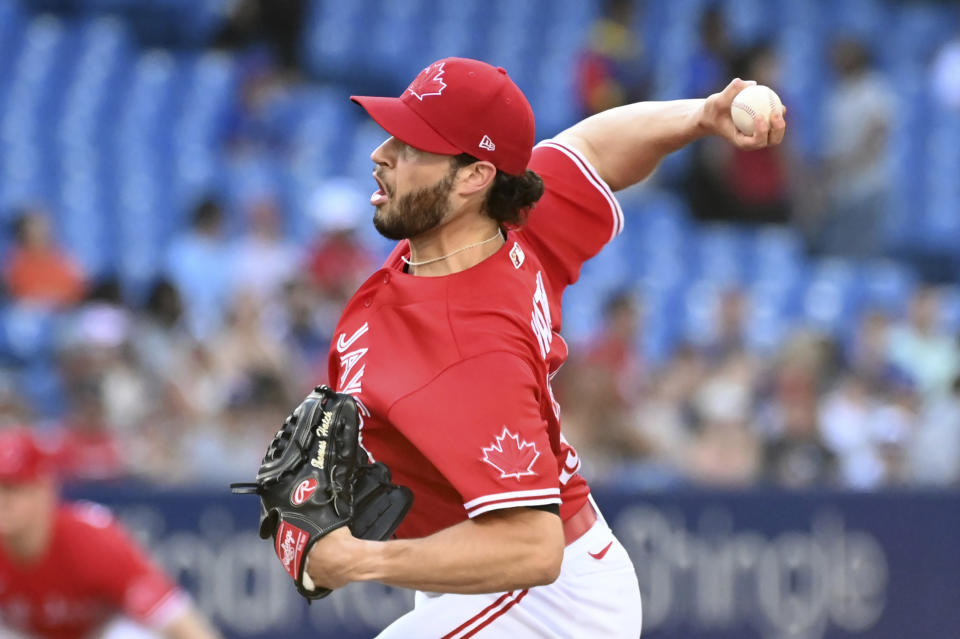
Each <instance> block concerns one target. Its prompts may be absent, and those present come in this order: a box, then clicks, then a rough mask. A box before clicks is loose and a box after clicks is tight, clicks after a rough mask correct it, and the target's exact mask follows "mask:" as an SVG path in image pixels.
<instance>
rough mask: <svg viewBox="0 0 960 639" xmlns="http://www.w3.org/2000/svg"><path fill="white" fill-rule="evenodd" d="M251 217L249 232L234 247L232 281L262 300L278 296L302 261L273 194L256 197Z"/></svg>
mask: <svg viewBox="0 0 960 639" xmlns="http://www.w3.org/2000/svg"><path fill="white" fill-rule="evenodd" d="M248 220H249V232H248V233H247V234H246V235H245V236H244V237H242V238H240V239H239V240H237V242H236V244H235V245H234V246H233V273H232V276H231V280H232V281H233V282H234V284H235V285H237V286H242V287H243V289H244V290H245V291H247V292H249V293H252V294H254V295H255V296H256V297H257V298H258V299H260V300H261V301H266V300H269V299H272V298H277V297H279V294H280V292H281V290H282V289H283V285H284V284H285V283H286V282H287V281H288V280H290V278H292V277H293V275H294V273H295V271H296V269H297V267H298V266H299V264H300V260H301V258H300V247H299V246H297V245H295V244H293V243H292V242H289V241H287V240H286V239H284V237H283V229H282V226H281V225H282V219H281V215H280V211H279V210H278V208H277V201H276V200H275V199H274V198H273V197H272V196H261V197H258V198H256V199H254V200H253V201H252V202H251V203H250V206H249V210H248Z"/></svg>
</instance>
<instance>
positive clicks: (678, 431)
mask: <svg viewBox="0 0 960 639" xmlns="http://www.w3.org/2000/svg"><path fill="white" fill-rule="evenodd" d="M706 372H707V363H706V361H705V360H704V359H703V357H702V356H701V354H700V352H699V351H698V350H696V349H694V348H693V347H691V346H680V347H678V348H677V350H676V351H675V352H674V353H673V355H672V356H671V358H670V360H669V361H668V362H667V363H666V364H665V365H664V366H662V367H661V368H660V369H659V370H657V371H655V372H653V374H652V379H651V383H650V393H649V395H648V396H647V397H645V398H644V400H643V402H642V403H641V405H640V406H639V407H638V409H637V411H636V413H635V417H634V422H635V423H636V427H637V428H638V429H639V430H640V432H641V434H642V435H643V437H644V439H645V441H646V442H647V444H648V445H649V447H650V453H651V455H650V459H649V460H643V461H644V463H648V464H652V465H655V466H662V467H663V468H662V469H661V473H662V474H663V476H664V479H667V480H669V479H674V478H676V477H679V476H682V475H683V473H684V472H685V469H686V463H687V451H688V450H689V449H690V446H691V445H692V443H693V441H694V438H695V436H696V430H697V428H698V426H699V422H698V414H697V411H696V407H695V403H694V402H695V398H696V395H697V389H698V388H699V387H700V385H701V384H702V383H703V379H704V378H705V376H706ZM574 399H575V398H571V401H573V400H574ZM561 405H563V404H561ZM563 406H564V408H565V409H566V405H563ZM564 415H566V412H565V413H564ZM564 428H566V423H564Z"/></svg>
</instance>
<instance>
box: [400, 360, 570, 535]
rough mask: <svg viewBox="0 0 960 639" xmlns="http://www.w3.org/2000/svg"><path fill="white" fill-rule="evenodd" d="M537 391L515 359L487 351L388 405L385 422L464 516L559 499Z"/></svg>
mask: <svg viewBox="0 0 960 639" xmlns="http://www.w3.org/2000/svg"><path fill="white" fill-rule="evenodd" d="M540 392H541V391H540V389H539V386H538V384H537V383H536V380H535V377H534V373H533V371H532V370H531V369H530V368H529V365H528V364H526V363H525V362H524V361H523V360H522V359H520V358H519V357H517V356H516V355H512V354H510V353H506V352H497V353H486V354H484V355H479V356H476V357H473V358H470V359H467V360H463V361H461V362H458V363H457V364H455V365H453V366H452V367H450V368H447V369H446V370H445V371H443V372H442V373H441V374H440V375H439V376H438V377H436V378H435V379H434V380H433V381H431V382H430V383H429V384H427V385H426V386H425V387H423V388H421V389H419V390H418V391H416V392H415V393H413V394H411V395H408V396H406V397H404V398H403V399H401V400H400V401H398V402H397V403H395V404H394V405H393V407H392V408H391V409H390V414H389V419H390V421H391V422H392V423H393V425H394V426H395V427H396V428H398V429H399V430H400V431H401V432H402V433H403V434H404V436H405V437H406V438H407V439H408V440H410V442H411V443H412V444H413V445H414V446H416V447H417V449H418V450H419V451H420V452H421V453H422V454H423V455H424V456H425V457H426V458H427V459H428V460H429V461H430V462H431V463H432V464H433V465H434V466H435V467H436V468H437V470H439V471H440V473H441V474H442V475H443V476H444V478H445V479H446V480H447V481H448V482H449V483H450V484H451V485H452V486H453V488H454V489H455V490H456V491H457V492H458V493H459V494H460V497H461V498H462V500H463V508H464V510H465V511H466V514H467V516H468V517H471V518H473V517H476V516H477V515H480V514H483V513H485V512H489V511H491V510H497V509H501V508H513V507H517V506H540V505H545V504H559V503H560V481H559V477H558V470H557V463H556V457H555V456H554V454H553V452H552V449H551V447H550V441H549V437H548V434H547V425H546V422H545V421H544V419H543V417H542V416H541V414H540V400H541V398H540Z"/></svg>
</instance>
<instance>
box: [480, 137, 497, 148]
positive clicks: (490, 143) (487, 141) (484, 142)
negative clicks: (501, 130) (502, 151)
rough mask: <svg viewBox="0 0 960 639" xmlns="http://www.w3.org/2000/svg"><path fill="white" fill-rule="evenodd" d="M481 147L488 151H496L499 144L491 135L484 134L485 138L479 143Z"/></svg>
mask: <svg viewBox="0 0 960 639" xmlns="http://www.w3.org/2000/svg"><path fill="white" fill-rule="evenodd" d="M478 146H479V147H480V148H481V149H486V150H487V151H496V150H497V145H496V144H494V143H493V140H491V139H490V136H489V135H485V136H483V139H482V140H480V144H479V145H478Z"/></svg>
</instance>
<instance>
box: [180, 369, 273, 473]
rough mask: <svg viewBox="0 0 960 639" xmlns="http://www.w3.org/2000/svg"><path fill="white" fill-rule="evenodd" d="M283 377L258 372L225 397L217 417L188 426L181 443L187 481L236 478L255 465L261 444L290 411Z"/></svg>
mask: <svg viewBox="0 0 960 639" xmlns="http://www.w3.org/2000/svg"><path fill="white" fill-rule="evenodd" d="M290 407H291V402H290V399H289V395H288V393H287V392H286V389H285V388H284V381H283V380H282V379H281V378H280V377H278V376H277V375H274V374H272V373H259V374H255V375H252V376H251V377H250V378H249V379H248V383H247V385H246V386H245V387H244V388H243V389H242V390H239V391H238V392H236V393H234V395H233V396H232V397H231V398H230V401H229V403H228V404H227V405H226V406H225V408H224V413H223V415H222V419H220V420H218V421H216V422H208V423H206V424H201V425H198V426H197V427H195V428H190V429H189V430H188V431H187V432H186V433H184V435H183V438H182V441H181V449H180V450H181V455H182V459H183V466H184V468H185V473H186V475H187V477H188V478H189V479H190V480H192V481H204V482H211V483H217V484H219V485H221V486H224V485H226V484H227V483H228V482H229V481H236V479H237V477H238V476H241V477H242V473H244V472H250V471H249V469H251V468H253V469H255V468H257V467H258V466H259V465H260V461H261V459H262V457H263V447H264V445H265V444H266V443H267V442H269V441H270V438H271V437H273V433H274V432H276V429H277V428H279V427H280V424H281V423H283V420H284V418H285V417H286V416H287V414H288V413H289V412H290Z"/></svg>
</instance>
